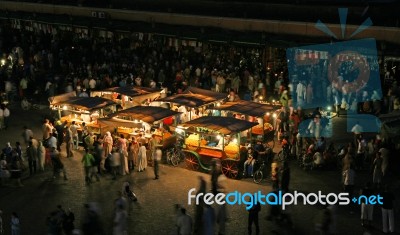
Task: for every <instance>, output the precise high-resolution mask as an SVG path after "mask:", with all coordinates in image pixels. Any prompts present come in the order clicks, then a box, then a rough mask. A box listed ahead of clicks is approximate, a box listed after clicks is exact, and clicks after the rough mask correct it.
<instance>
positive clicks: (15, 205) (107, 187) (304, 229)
mask: <svg viewBox="0 0 400 235" xmlns="http://www.w3.org/2000/svg"><path fill="white" fill-rule="evenodd" d="M11 112H12V115H13V118H12V120H11V125H12V126H13V128H10V129H8V130H3V131H1V132H0V146H1V145H2V143H6V142H7V141H11V142H15V141H17V140H20V139H21V138H22V137H21V134H22V127H23V125H25V124H28V125H30V126H32V129H33V130H34V132H35V133H36V135H37V136H40V135H41V132H40V120H41V119H42V118H43V117H44V111H34V112H32V113H31V112H27V111H21V110H18V109H11ZM14 117H15V118H14ZM337 121H338V122H341V120H340V119H337ZM342 122H343V121H342ZM341 140H342V141H345V140H344V139H343V138H342V139H341ZM80 159H81V153H80V152H76V154H75V157H74V158H73V159H67V158H63V162H64V163H65V166H66V168H67V171H68V175H69V180H68V181H63V180H62V179H58V180H55V181H51V180H49V179H50V177H51V170H50V169H47V170H46V172H44V173H39V174H37V175H34V176H33V177H30V178H27V177H25V178H24V180H23V184H24V187H21V188H18V187H12V186H7V187H1V188H0V209H2V210H3V212H4V216H3V220H4V224H5V229H6V233H5V234H10V233H9V226H8V224H9V216H10V213H11V212H12V211H16V212H18V214H19V215H20V217H21V223H22V234H23V235H25V234H26V235H44V234H46V226H45V219H46V216H47V215H48V213H49V212H50V211H52V210H53V209H55V208H56V206H57V205H58V204H61V205H63V206H64V208H71V209H72V210H73V211H74V212H75V214H76V223H75V225H76V226H77V227H79V226H80V219H81V213H82V211H83V204H84V203H87V202H97V203H98V204H99V205H100V207H101V209H102V212H103V213H102V219H103V222H104V227H105V228H106V231H107V234H110V235H111V234H112V233H111V227H112V216H113V201H114V199H115V198H116V192H117V191H118V190H120V189H121V186H122V183H123V181H124V180H130V181H131V182H132V183H133V187H134V191H135V193H136V194H137V196H138V198H139V202H138V203H137V204H135V205H134V206H133V213H132V214H131V216H130V217H129V234H150V235H153V234H167V235H169V234H172V233H173V231H175V227H174V218H175V217H174V210H173V206H174V204H187V192H188V190H189V189H190V188H193V187H197V186H198V179H197V178H198V177H197V176H200V175H201V176H204V177H206V179H207V180H208V179H209V176H208V175H206V174H204V173H200V172H193V171H189V170H186V169H184V168H183V167H177V168H174V167H170V166H168V165H161V167H160V171H161V174H160V180H158V181H156V180H153V172H152V170H153V169H152V168H148V169H147V171H145V172H143V173H138V172H134V173H132V174H130V175H128V176H120V178H119V179H117V180H116V181H113V180H111V177H110V176H105V177H103V178H101V181H100V182H95V183H93V184H92V185H90V186H86V185H85V184H84V179H83V169H82V166H81V163H80ZM291 164H292V180H291V187H290V188H291V189H292V190H299V191H302V192H315V191H317V190H322V191H323V192H339V191H340V189H341V186H340V173H339V172H338V171H323V172H320V171H311V172H306V171H303V170H301V169H299V168H298V167H297V165H296V164H295V162H292V163H291ZM357 180H358V185H362V184H363V182H364V181H365V173H360V174H359V175H358V178H357ZM227 186H228V191H233V190H238V191H240V192H255V191H258V190H261V191H263V192H264V193H267V192H269V191H270V190H271V187H270V185H269V183H266V182H264V183H263V184H261V185H256V184H254V183H253V182H251V181H250V180H240V181H239V180H228V182H227ZM186 207H187V209H188V213H189V214H190V215H194V207H193V206H188V205H186ZM320 209H321V208H320V207H318V206H302V205H301V206H296V207H291V208H290V213H291V215H292V218H293V220H294V229H291V228H290V227H289V226H287V225H280V226H279V225H276V224H275V223H273V222H269V221H266V220H264V218H265V216H266V215H267V214H268V208H267V207H263V208H262V210H261V212H260V213H261V214H260V215H261V216H260V227H261V234H317V233H316V232H315V231H314V222H315V220H316V218H317V216H318V214H319V212H320ZM228 217H229V220H228V222H227V234H240V235H241V234H247V212H246V211H245V207H244V206H243V205H241V206H232V207H228ZM337 218H338V219H337V228H338V229H337V230H338V233H337V234H352V235H358V234H363V229H362V228H361V226H360V220H359V210H358V209H357V210H356V213H355V214H354V215H351V214H350V213H349V211H348V209H347V208H344V207H339V208H338V216H337ZM375 218H376V221H375V222H376V223H375V225H376V226H377V227H380V220H381V215H380V210H379V209H375ZM397 221H398V220H397ZM399 224H400V223H398V225H399ZM371 234H381V233H380V232H379V231H378V230H373V231H372V233H371Z"/></svg>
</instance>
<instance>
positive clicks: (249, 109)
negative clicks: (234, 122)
mask: <svg viewBox="0 0 400 235" xmlns="http://www.w3.org/2000/svg"><path fill="white" fill-rule="evenodd" d="M213 109H215V110H220V111H221V112H220V115H221V116H233V117H235V118H238V119H244V120H248V121H250V122H256V123H257V125H256V126H255V127H253V128H252V129H251V132H249V133H248V135H247V136H245V137H247V138H251V137H255V138H257V139H263V140H264V141H266V142H267V144H268V146H269V147H271V148H274V146H275V141H274V136H275V130H276V122H275V121H276V118H277V117H278V115H279V112H280V111H281V106H279V105H272V104H266V103H259V102H252V101H245V100H241V101H237V102H226V103H224V104H221V105H217V106H215V107H213ZM242 137H243V136H242Z"/></svg>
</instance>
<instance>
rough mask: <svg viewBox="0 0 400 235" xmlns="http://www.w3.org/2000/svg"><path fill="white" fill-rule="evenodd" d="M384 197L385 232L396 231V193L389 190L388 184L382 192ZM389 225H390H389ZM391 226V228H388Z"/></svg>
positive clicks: (383, 223)
mask: <svg viewBox="0 0 400 235" xmlns="http://www.w3.org/2000/svg"><path fill="white" fill-rule="evenodd" d="M381 196H382V198H383V204H382V225H383V233H388V232H391V233H394V228H395V224H394V200H395V196H394V194H393V193H392V192H391V191H389V188H388V186H385V190H384V191H383V193H382V194H381ZM388 225H389V226H388ZM388 227H389V228H388Z"/></svg>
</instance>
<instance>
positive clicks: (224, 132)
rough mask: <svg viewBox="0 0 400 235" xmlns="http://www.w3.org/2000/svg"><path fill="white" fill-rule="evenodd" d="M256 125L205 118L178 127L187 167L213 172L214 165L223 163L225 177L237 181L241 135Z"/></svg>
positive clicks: (234, 119)
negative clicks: (211, 167)
mask: <svg viewBox="0 0 400 235" xmlns="http://www.w3.org/2000/svg"><path fill="white" fill-rule="evenodd" d="M256 125H257V123H255V122H249V121H244V120H240V119H236V118H232V117H215V116H206V117H200V118H198V119H194V120H191V121H188V122H186V123H183V124H181V125H180V126H177V128H176V133H177V134H178V135H180V136H182V138H184V144H183V151H184V153H185V162H186V166H187V167H188V168H189V169H192V170H198V169H199V167H201V168H202V169H203V170H210V167H209V166H210V164H211V161H212V160H213V159H220V160H221V166H222V167H221V169H222V173H223V174H224V175H225V176H227V177H229V178H236V177H237V176H238V172H239V168H238V164H239V162H240V151H239V150H240V145H241V140H240V133H241V132H242V131H245V130H248V129H250V128H252V127H253V126H256ZM242 144H244V143H242Z"/></svg>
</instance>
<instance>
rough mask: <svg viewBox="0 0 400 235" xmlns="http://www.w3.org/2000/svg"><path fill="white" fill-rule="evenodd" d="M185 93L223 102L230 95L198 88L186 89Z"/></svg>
mask: <svg viewBox="0 0 400 235" xmlns="http://www.w3.org/2000/svg"><path fill="white" fill-rule="evenodd" d="M184 93H185V94H196V95H203V96H207V97H210V98H213V99H215V100H223V99H225V98H226V97H228V94H226V93H220V92H215V91H210V90H205V89H200V88H197V87H189V88H187V89H186V91H185V92H184Z"/></svg>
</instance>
